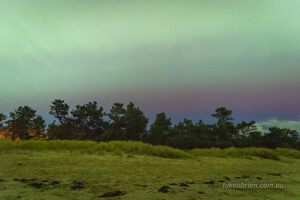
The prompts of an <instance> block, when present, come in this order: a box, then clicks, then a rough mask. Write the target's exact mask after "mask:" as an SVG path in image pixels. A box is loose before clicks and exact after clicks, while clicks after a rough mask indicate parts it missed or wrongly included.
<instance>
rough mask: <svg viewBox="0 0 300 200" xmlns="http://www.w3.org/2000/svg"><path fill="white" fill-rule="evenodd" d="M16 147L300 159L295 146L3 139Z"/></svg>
mask: <svg viewBox="0 0 300 200" xmlns="http://www.w3.org/2000/svg"><path fill="white" fill-rule="evenodd" d="M12 150H30V151H45V150H54V151H71V152H72V151H77V152H81V153H89V154H103V153H107V152H109V153H113V154H117V155H122V154H133V155H150V156H156V157H161V158H180V159H190V158H198V157H219V158H226V157H233V158H250V159H251V158H252V157H259V158H264V159H271V160H280V156H285V157H290V158H295V159H300V151H298V150H294V149H284V148H278V149H266V148H235V147H231V148H226V149H219V148H210V149H193V150H190V151H183V150H179V149H174V148H172V147H168V146H156V145H151V144H145V143H142V142H134V141H127V142H125V141H110V142H94V141H71V140H53V141H38V140H26V141H19V142H14V141H11V140H3V139H2V140H0V151H12Z"/></svg>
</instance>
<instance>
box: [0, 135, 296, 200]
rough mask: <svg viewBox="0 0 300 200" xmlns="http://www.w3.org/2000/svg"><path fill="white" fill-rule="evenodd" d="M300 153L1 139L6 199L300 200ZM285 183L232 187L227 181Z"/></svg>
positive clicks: (0, 186) (0, 195)
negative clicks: (251, 187)
mask: <svg viewBox="0 0 300 200" xmlns="http://www.w3.org/2000/svg"><path fill="white" fill-rule="evenodd" d="M298 156H299V151H293V150H287V149H277V150H266V149H253V148H250V149H242V150H241V149H235V148H230V149H226V150H219V149H209V150H207V149H203V150H199V149H198V150H192V151H190V152H184V151H180V150H175V149H172V148H167V147H155V146H151V145H147V144H142V143H136V142H129V143H127V142H110V143H93V142H73V141H53V142H46V141H27V142H15V143H14V142H11V141H4V140H2V141H0V199H1V200H2V199H3V200H16V199H24V200H42V199H45V200H48V199H62V200H89V199H178V200H179V199H180V200H182V199H183V200H184V199H217V200H219V199H222V200H226V199H228V200H229V199H251V200H252V199H257V200H260V199H278V200H281V199H289V200H290V199H292V200H293V199H294V200H298V199H300V190H299V188H300V172H299V170H300V167H299V166H300V159H297V158H298ZM229 183H254V184H258V185H260V184H274V185H275V184H282V185H283V186H284V187H283V188H279V189H276V188H265V189H259V188H255V189H228V188H223V184H226V185H228V184H229Z"/></svg>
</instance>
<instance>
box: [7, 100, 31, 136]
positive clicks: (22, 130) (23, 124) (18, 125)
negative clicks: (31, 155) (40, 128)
mask: <svg viewBox="0 0 300 200" xmlns="http://www.w3.org/2000/svg"><path fill="white" fill-rule="evenodd" d="M35 116H36V111H35V110H33V109H32V108H30V107H28V106H24V107H19V108H18V109H17V110H15V112H11V113H10V120H9V121H8V122H7V123H8V127H9V130H10V131H11V133H12V140H16V139H17V137H18V138H19V139H21V140H26V139H30V138H31V136H30V134H29V130H30V129H33V128H34V127H33V120H34V118H35Z"/></svg>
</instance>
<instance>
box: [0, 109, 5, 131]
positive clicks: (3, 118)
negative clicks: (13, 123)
mask: <svg viewBox="0 0 300 200" xmlns="http://www.w3.org/2000/svg"><path fill="white" fill-rule="evenodd" d="M4 120H6V116H5V115H4V114H3V113H0V129H2V128H3V121H4Z"/></svg>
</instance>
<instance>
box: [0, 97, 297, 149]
mask: <svg viewBox="0 0 300 200" xmlns="http://www.w3.org/2000/svg"><path fill="white" fill-rule="evenodd" d="M49 114H50V115H52V116H53V117H54V118H55V119H56V120H54V121H53V122H52V123H51V124H50V125H49V126H48V128H47V130H45V129H46V124H45V121H44V119H43V118H42V117H41V116H39V115H36V111H35V110H34V109H32V108H30V107H28V106H23V107H19V108H18V109H17V110H15V111H14V112H11V113H10V115H9V118H8V119H7V117H6V116H5V115H4V114H1V113H0V132H1V133H2V135H4V137H6V138H9V139H12V140H28V139H45V140H57V139H61V140H94V141H111V140H133V141H143V142H146V143H151V144H154V145H168V146H172V147H175V148H180V149H192V148H209V147H220V148H225V147H231V146H235V147H267V148H276V147H288V148H296V149H300V141H299V137H298V133H297V131H295V130H291V129H281V128H277V127H273V128H270V129H269V131H268V132H266V133H263V132H261V131H259V130H258V128H257V127H256V125H255V124H256V123H255V122H254V121H251V122H245V121H243V122H241V123H238V124H234V123H233V117H232V111H231V110H228V109H226V108H224V107H221V108H217V109H216V111H215V113H214V114H212V116H213V117H215V118H216V121H217V123H216V124H205V123H203V122H202V121H201V120H200V121H199V122H197V123H193V121H192V120H188V119H184V120H183V121H181V122H179V123H177V124H174V125H173V124H172V122H171V118H168V117H167V116H166V115H165V113H159V114H157V115H156V119H155V121H154V123H153V124H151V126H150V129H149V130H147V125H148V118H147V117H146V116H145V115H144V113H143V112H142V111H141V110H140V109H139V108H138V107H137V106H135V105H134V103H129V104H128V105H127V106H124V104H122V103H115V104H114V105H113V106H112V108H111V110H110V112H109V113H105V112H104V109H103V107H101V106H98V104H97V102H89V103H88V104H85V105H77V106H76V107H75V108H74V109H72V110H71V109H70V107H69V105H68V104H66V103H65V101H63V100H55V101H53V102H52V104H51V106H50V112H49Z"/></svg>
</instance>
